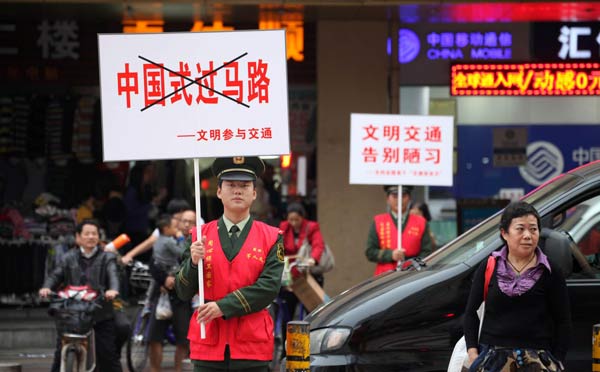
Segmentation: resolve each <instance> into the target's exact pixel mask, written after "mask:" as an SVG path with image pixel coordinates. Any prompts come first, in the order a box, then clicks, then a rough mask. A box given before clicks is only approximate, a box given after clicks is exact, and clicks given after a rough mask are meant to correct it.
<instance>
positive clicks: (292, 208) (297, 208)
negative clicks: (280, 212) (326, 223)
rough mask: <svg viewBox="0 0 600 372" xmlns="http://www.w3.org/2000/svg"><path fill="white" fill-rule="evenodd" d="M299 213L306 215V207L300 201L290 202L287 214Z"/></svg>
mask: <svg viewBox="0 0 600 372" xmlns="http://www.w3.org/2000/svg"><path fill="white" fill-rule="evenodd" d="M290 213H298V214H299V215H300V216H302V217H306V209H304V206H303V205H302V204H300V203H290V204H289V205H288V207H287V214H290Z"/></svg>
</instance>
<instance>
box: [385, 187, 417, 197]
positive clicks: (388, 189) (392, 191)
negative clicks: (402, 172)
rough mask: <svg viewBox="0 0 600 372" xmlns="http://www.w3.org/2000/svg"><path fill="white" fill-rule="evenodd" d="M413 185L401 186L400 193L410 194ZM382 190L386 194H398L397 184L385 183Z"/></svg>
mask: <svg viewBox="0 0 600 372" xmlns="http://www.w3.org/2000/svg"><path fill="white" fill-rule="evenodd" d="M413 189H414V187H413V186H404V185H403V186H402V194H408V195H410V193H411V192H412V191H413ZM383 190H384V191H385V192H386V194H388V195H389V194H398V186H396V185H385V186H383Z"/></svg>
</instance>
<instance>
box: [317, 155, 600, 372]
mask: <svg viewBox="0 0 600 372" xmlns="http://www.w3.org/2000/svg"><path fill="white" fill-rule="evenodd" d="M523 199H524V200H525V201H527V202H529V203H532V204H533V205H534V206H535V207H536V208H537V210H538V211H539V212H540V215H541V216H542V226H543V227H544V231H543V235H542V239H541V240H540V246H543V245H545V247H543V249H544V251H545V252H546V253H547V254H548V255H549V256H550V258H551V259H553V260H554V261H555V262H557V261H558V262H557V264H559V265H560V266H561V267H562V269H563V270H564V271H565V274H566V277H567V285H568V289H569V295H570V297H571V311H572V317H573V328H574V339H573V342H572V346H571V349H570V351H569V353H568V355H567V365H566V368H567V371H590V370H591V357H592V351H591V344H592V342H591V337H592V326H593V325H594V324H597V323H600V262H599V259H600V254H599V250H600V222H599V221H600V215H599V214H600V212H599V213H596V212H595V211H600V207H598V206H597V204H599V203H600V161H597V162H594V163H590V164H587V165H585V166H582V167H579V168H577V169H574V170H572V171H570V172H567V173H565V174H563V175H561V176H559V177H557V178H555V179H553V180H552V181H550V182H548V183H546V184H544V185H542V186H540V187H539V188H537V189H536V190H534V191H533V192H531V193H530V194H528V195H526V196H525V197H524V198H523ZM499 219H500V213H498V214H496V215H494V216H492V217H490V218H489V219H487V220H486V221H484V222H482V223H480V224H479V225H477V226H475V227H474V228H472V229H471V230H469V231H467V232H466V233H464V234H463V235H461V236H459V237H458V238H456V239H455V240H453V241H451V242H450V243H448V244H446V245H445V246H444V247H442V248H441V249H439V250H437V251H436V252H434V253H433V254H432V255H430V256H429V257H427V258H426V259H425V260H424V261H409V262H408V263H405V264H406V265H405V267H404V268H403V269H402V270H400V271H390V272H387V273H384V274H382V275H380V276H378V277H375V278H371V279H368V280H366V281H364V282H363V283H360V284H358V285H356V286H354V287H353V288H350V289H349V290H347V291H345V292H344V293H342V294H340V295H338V296H336V297H335V298H333V299H332V300H331V301H330V302H329V303H327V304H325V305H322V306H321V307H319V308H317V309H316V310H315V311H313V312H312V313H311V314H310V315H309V316H308V317H307V318H306V320H307V321H309V322H310V328H311V333H310V347H311V370H312V371H377V372H383V371H411V372H420V371H446V369H447V366H448V361H449V358H450V355H451V353H452V348H453V347H454V344H455V343H456V341H457V340H458V339H459V338H460V336H461V335H462V318H463V313H464V309H465V305H466V302H467V297H468V294H469V289H470V287H471V281H472V276H473V273H474V271H475V269H476V268H477V266H478V265H479V264H480V263H481V262H482V261H483V260H484V259H485V258H486V257H487V256H488V255H489V254H490V253H491V252H492V251H494V250H497V249H499V248H500V247H501V245H502V242H501V240H500V234H499V230H498V226H499ZM571 232H573V236H574V237H575V240H573V239H572V237H571V234H570V233H571ZM548 236H549V237H548ZM544 237H548V238H547V239H544Z"/></svg>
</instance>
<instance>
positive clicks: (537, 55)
mask: <svg viewBox="0 0 600 372" xmlns="http://www.w3.org/2000/svg"><path fill="white" fill-rule="evenodd" d="M531 50H532V52H531V55H532V58H533V59H534V60H535V61H541V62H543V61H559V60H560V61H564V62H570V61H573V62H585V61H598V58H600V24H598V22H583V23H582V22H540V23H532V24H531Z"/></svg>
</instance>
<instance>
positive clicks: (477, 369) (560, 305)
mask: <svg viewBox="0 0 600 372" xmlns="http://www.w3.org/2000/svg"><path fill="white" fill-rule="evenodd" d="M540 229H541V222H540V216H539V213H538V212H537V211H536V210H535V208H534V207H533V206H531V205H530V204H528V203H526V202H524V201H518V202H513V203H511V204H509V205H508V206H507V207H506V208H505V210H504V212H503V214H502V216H501V219H500V237H501V238H502V240H503V241H504V242H505V246H504V247H503V248H502V249H501V250H500V251H497V252H493V253H492V257H494V258H495V259H496V265H495V269H494V271H493V273H492V275H491V279H490V282H489V285H488V287H487V288H489V290H488V293H487V297H486V298H485V318H484V320H482V321H480V320H479V318H478V316H477V309H478V308H479V306H480V305H481V303H482V302H483V300H484V285H485V284H484V281H485V280H484V273H485V268H486V263H482V264H481V266H480V267H479V268H478V270H477V271H476V272H475V276H474V279H473V285H472V287H471V293H470V295H469V299H468V301H467V307H466V310H465V318H464V332H465V341H466V347H467V353H468V358H469V362H470V363H471V365H470V367H469V372H484V371H485V372H514V371H524V372H525V371H540V372H559V371H564V370H565V369H564V366H563V361H564V360H565V357H566V353H567V350H568V347H569V343H570V340H571V334H572V327H571V312H570V302H569V296H568V293H567V286H566V283H565V279H564V277H563V274H562V272H561V270H560V268H559V267H558V266H556V265H555V264H554V263H552V262H550V261H549V259H548V257H547V256H546V255H545V254H544V252H542V250H541V249H540V248H539V247H538V241H539V237H540ZM480 324H481V332H480V333H479V327H480ZM478 333H479V334H478Z"/></svg>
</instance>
